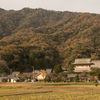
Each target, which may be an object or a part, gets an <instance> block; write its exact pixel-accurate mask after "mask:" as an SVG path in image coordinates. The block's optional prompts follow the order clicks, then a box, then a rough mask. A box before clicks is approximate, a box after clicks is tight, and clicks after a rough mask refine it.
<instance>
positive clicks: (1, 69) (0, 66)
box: [0, 60, 10, 74]
mask: <svg viewBox="0 0 100 100" xmlns="http://www.w3.org/2000/svg"><path fill="white" fill-rule="evenodd" d="M0 73H3V74H9V73H10V69H9V68H8V66H7V63H6V61H4V60H0Z"/></svg>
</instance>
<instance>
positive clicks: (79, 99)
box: [0, 83, 100, 100]
mask: <svg viewBox="0 0 100 100" xmlns="http://www.w3.org/2000/svg"><path fill="white" fill-rule="evenodd" d="M0 100H100V86H97V87H96V86H95V85H93V84H79V83H74V84H70V83H0Z"/></svg>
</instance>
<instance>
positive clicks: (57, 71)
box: [54, 65, 63, 74]
mask: <svg viewBox="0 0 100 100" xmlns="http://www.w3.org/2000/svg"><path fill="white" fill-rule="evenodd" d="M62 71H63V70H62V68H61V65H56V66H55V67H54V72H55V73H56V74H59V73H60V72H62Z"/></svg>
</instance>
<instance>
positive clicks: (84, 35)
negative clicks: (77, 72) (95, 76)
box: [0, 8, 100, 70]
mask: <svg viewBox="0 0 100 100" xmlns="http://www.w3.org/2000/svg"><path fill="white" fill-rule="evenodd" d="M0 39H1V40H0V57H1V59H3V60H5V61H6V62H7V63H8V66H9V67H10V68H12V69H15V70H23V69H25V68H26V69H30V68H31V66H33V65H34V66H35V67H36V68H38V67H39V68H41V67H42V68H45V67H49V68H51V67H54V66H55V65H56V64H62V65H63V66H65V67H68V68H70V67H71V66H72V65H71V62H72V61H73V60H74V59H75V58H76V57H91V58H92V59H100V15H99V14H89V13H72V12H67V11H66V12H58V11H57V12H56V11H47V10H44V9H29V8H24V9H22V10H19V11H13V10H10V11H6V10H3V9H0ZM34 53H35V54H34ZM39 55H42V56H39ZM30 59H31V60H30ZM32 59H33V60H34V61H33V60H32ZM32 61H33V62H34V64H33V63H32ZM38 63H41V64H40V65H38ZM41 65H42V66H41Z"/></svg>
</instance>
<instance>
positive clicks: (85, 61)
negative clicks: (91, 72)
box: [72, 58, 93, 65]
mask: <svg viewBox="0 0 100 100" xmlns="http://www.w3.org/2000/svg"><path fill="white" fill-rule="evenodd" d="M72 64H74V65H76V64H90V65H92V64H93V63H92V62H91V59H90V58H78V59H75V62H74V63H72Z"/></svg>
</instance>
